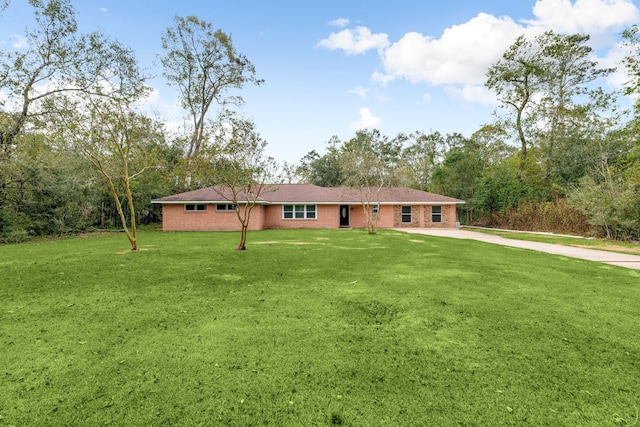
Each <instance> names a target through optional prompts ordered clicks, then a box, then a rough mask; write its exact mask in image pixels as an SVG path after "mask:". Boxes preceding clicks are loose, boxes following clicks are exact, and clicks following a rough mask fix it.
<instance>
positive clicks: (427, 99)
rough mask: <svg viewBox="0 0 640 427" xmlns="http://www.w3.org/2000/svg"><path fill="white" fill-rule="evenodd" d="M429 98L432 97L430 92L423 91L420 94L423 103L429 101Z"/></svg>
mask: <svg viewBox="0 0 640 427" xmlns="http://www.w3.org/2000/svg"><path fill="white" fill-rule="evenodd" d="M431 98H433V96H432V95H431V94H430V93H425V94H423V95H422V101H423V102H425V103H427V102H431Z"/></svg>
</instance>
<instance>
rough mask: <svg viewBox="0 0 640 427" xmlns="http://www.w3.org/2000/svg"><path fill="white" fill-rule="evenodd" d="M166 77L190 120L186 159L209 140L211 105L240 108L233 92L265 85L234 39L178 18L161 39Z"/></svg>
mask: <svg viewBox="0 0 640 427" xmlns="http://www.w3.org/2000/svg"><path fill="white" fill-rule="evenodd" d="M162 48H163V49H164V55H163V56H162V57H161V62H162V65H163V67H164V73H163V74H164V76H165V77H166V79H167V80H168V81H169V83H170V84H172V85H175V86H176V87H177V88H178V93H179V97H180V103H181V104H182V108H184V109H185V110H186V112H187V114H188V116H189V121H190V127H191V129H190V135H191V136H190V138H189V146H188V149H187V152H186V158H191V157H194V156H196V155H197V154H198V152H199V151H200V148H201V146H202V144H203V142H204V141H205V140H206V139H207V134H206V126H205V125H206V119H207V114H208V113H209V109H210V107H211V104H212V103H213V102H214V101H215V102H217V103H218V104H220V105H226V104H229V103H233V104H241V103H242V102H243V100H242V98H241V97H240V96H230V95H229V94H228V92H229V91H230V90H231V89H241V88H242V87H244V86H245V85H246V84H248V83H253V84H256V85H259V84H262V83H263V80H260V79H258V78H256V76H255V67H254V65H253V64H252V63H251V62H249V60H248V59H247V58H246V57H245V56H244V55H242V54H240V53H238V52H237V51H236V50H235V48H234V46H233V44H232V40H231V37H230V36H229V35H227V34H226V33H224V32H223V31H222V30H219V29H218V30H215V31H214V30H213V27H212V25H211V24H210V23H207V22H205V21H202V20H200V19H198V18H197V17H195V16H187V17H186V18H183V17H179V16H176V17H175V25H174V27H171V28H167V29H166V31H165V32H164V34H163V36H162Z"/></svg>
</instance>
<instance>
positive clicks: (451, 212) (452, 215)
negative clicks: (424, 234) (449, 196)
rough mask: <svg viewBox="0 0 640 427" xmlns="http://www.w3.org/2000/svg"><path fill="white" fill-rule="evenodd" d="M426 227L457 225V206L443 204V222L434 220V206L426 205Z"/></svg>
mask: <svg viewBox="0 0 640 427" xmlns="http://www.w3.org/2000/svg"><path fill="white" fill-rule="evenodd" d="M424 208H425V209H424V219H423V221H424V227H425V228H455V226H456V206H455V205H444V206H442V215H441V216H442V222H433V221H432V218H433V217H432V209H431V208H432V206H424Z"/></svg>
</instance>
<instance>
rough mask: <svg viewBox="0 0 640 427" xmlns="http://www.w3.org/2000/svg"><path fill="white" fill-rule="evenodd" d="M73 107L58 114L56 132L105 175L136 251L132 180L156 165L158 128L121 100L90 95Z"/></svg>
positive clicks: (161, 139) (160, 133)
mask: <svg viewBox="0 0 640 427" xmlns="http://www.w3.org/2000/svg"><path fill="white" fill-rule="evenodd" d="M75 106H76V108H75V112H74V113H69V115H67V116H64V117H61V118H62V120H60V124H61V125H62V126H63V129H61V132H60V133H59V135H60V136H61V137H62V138H64V139H65V140H66V141H72V142H71V144H72V148H73V149H75V150H77V151H78V152H79V153H81V154H82V155H83V156H84V157H85V158H86V159H87V160H88V161H89V162H90V163H91V165H92V166H93V167H94V168H95V170H96V171H97V172H98V173H99V174H100V175H101V176H102V177H103V178H104V180H105V182H106V184H107V186H108V188H109V193H110V194H111V196H112V197H113V201H114V203H115V205H116V209H117V211H118V215H119V216H120V219H121V221H122V226H123V229H124V232H125V234H126V236H127V238H128V239H129V242H130V244H131V250H132V251H136V250H137V249H138V244H137V230H136V213H135V208H134V182H135V179H136V178H137V177H138V176H139V175H140V174H142V173H143V172H145V171H146V170H147V169H149V168H155V167H158V165H159V164H160V161H159V160H158V159H159V155H158V153H159V150H160V148H161V146H162V144H164V133H163V130H162V126H161V124H160V123H157V122H156V121H154V120H152V119H150V118H149V117H146V116H144V115H141V114H139V113H137V112H135V111H133V110H132V109H131V106H130V104H129V102H128V101H127V100H125V99H122V98H115V97H109V98H105V97H93V98H88V99H85V100H83V101H81V102H76V103H75ZM125 206H126V207H125ZM127 214H128V215H127ZM127 216H128V218H127Z"/></svg>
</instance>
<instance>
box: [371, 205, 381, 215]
mask: <svg viewBox="0 0 640 427" xmlns="http://www.w3.org/2000/svg"><path fill="white" fill-rule="evenodd" d="M371 214H372V215H373V216H377V215H380V205H378V204H376V205H373V206H371Z"/></svg>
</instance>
